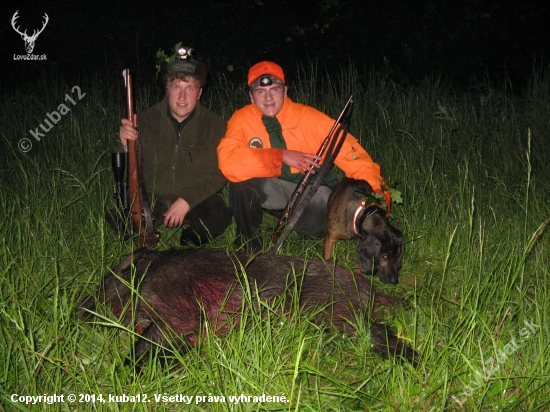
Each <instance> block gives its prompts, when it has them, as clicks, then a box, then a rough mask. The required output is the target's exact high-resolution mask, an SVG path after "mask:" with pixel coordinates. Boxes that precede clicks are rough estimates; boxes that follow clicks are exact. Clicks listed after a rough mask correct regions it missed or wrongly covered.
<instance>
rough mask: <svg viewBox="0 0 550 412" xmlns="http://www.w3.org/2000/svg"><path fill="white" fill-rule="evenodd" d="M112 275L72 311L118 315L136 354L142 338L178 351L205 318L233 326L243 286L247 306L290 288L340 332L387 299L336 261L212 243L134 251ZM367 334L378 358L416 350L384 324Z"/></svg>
mask: <svg viewBox="0 0 550 412" xmlns="http://www.w3.org/2000/svg"><path fill="white" fill-rule="evenodd" d="M242 268H245V269H244V271H243V270H242ZM114 273H115V274H116V275H114V274H109V275H107V276H106V277H105V279H104V281H103V284H102V286H101V287H100V288H99V293H98V296H97V297H91V298H88V300H87V301H86V302H84V304H83V305H82V306H81V308H80V313H81V316H83V317H85V318H89V317H91V314H90V311H94V312H96V311H97V310H98V309H97V307H96V303H97V302H101V303H102V304H103V303H106V304H107V306H108V307H110V308H112V311H113V313H114V315H115V316H117V317H120V316H122V322H123V323H124V324H125V325H128V326H130V327H132V328H134V330H135V331H136V333H137V334H138V335H141V336H140V337H139V338H138V339H137V342H136V346H135V355H136V357H137V358H139V357H141V356H142V355H143V354H145V353H146V352H147V351H148V350H149V348H150V347H151V343H150V342H155V343H158V344H159V345H160V346H162V347H166V348H170V347H171V346H170V344H169V341H168V339H167V338H170V341H171V342H172V343H173V344H175V345H177V349H178V350H180V351H185V350H186V349H187V348H189V347H192V346H193V345H194V344H195V343H196V341H197V339H198V338H199V336H200V334H201V332H203V331H202V327H203V326H204V325H205V322H208V330H211V331H214V332H215V333H217V334H223V333H224V332H227V331H228V330H229V329H230V326H231V325H238V324H239V323H240V317H239V316H240V313H241V310H242V303H243V300H244V301H245V302H250V300H246V297H244V298H243V294H244V293H243V290H250V291H251V293H250V296H252V298H253V300H252V302H253V303H252V304H253V305H255V306H257V301H256V297H257V296H259V298H260V299H261V300H262V301H265V300H270V299H271V298H276V297H281V296H285V297H286V300H285V301H286V302H288V303H290V302H291V301H292V298H291V297H292V296H293V294H294V293H298V294H299V300H300V305H301V306H302V307H303V308H318V309H319V313H317V315H316V317H315V320H316V321H318V322H320V323H323V324H327V325H329V326H333V327H334V328H336V329H338V330H343V331H353V330H354V328H353V326H352V325H351V324H350V322H355V320H356V319H357V316H358V315H360V314H364V315H368V314H369V313H368V311H369V308H370V307H371V306H372V305H371V304H372V301H371V300H374V302H375V303H384V304H389V303H391V302H392V298H390V297H384V296H376V297H375V296H374V295H373V290H372V287H371V283H370V282H369V281H368V280H367V279H366V278H364V277H363V276H354V275H353V274H352V273H350V271H349V270H347V269H344V268H342V267H339V266H335V267H334V268H331V269H330V270H329V268H328V267H327V265H326V264H325V263H324V262H321V261H309V262H308V263H307V266H306V267H305V268H304V260H303V259H301V258H297V257H289V256H279V255H259V256H253V255H251V254H249V253H239V254H229V253H228V252H226V251H223V250H215V249H195V250H187V251H186V250H181V249H179V250H178V249H175V250H169V251H165V252H155V251H150V250H146V249H140V250H138V251H136V252H134V253H133V254H132V255H130V256H128V257H126V258H125V259H124V260H123V261H122V262H121V263H120V264H119V265H118V266H117V267H116V268H115V269H114ZM293 273H296V274H297V275H296V276H294V275H293ZM127 285H130V287H131V288H132V289H133V291H132V290H131V289H130V288H129V287H128V286H127ZM136 291H137V292H136ZM247 296H248V295H247ZM99 307H102V306H101V305H100V306H99ZM129 307H130V308H129ZM128 308H129V309H128ZM132 308H133V309H134V310H132ZM127 309H128V310H127ZM285 310H289V307H287V308H286V309H285ZM365 317H366V318H368V316H365ZM371 335H372V337H373V344H374V348H375V350H376V351H377V352H379V353H380V354H381V355H382V356H384V357H386V358H387V357H388V355H390V354H396V355H400V356H403V357H404V358H405V359H407V360H409V361H414V360H415V358H416V356H417V355H416V352H415V351H414V350H413V349H411V348H409V347H408V346H407V345H406V344H404V343H403V341H402V340H401V339H398V338H397V337H396V336H395V335H394V334H393V333H392V332H391V331H390V330H388V329H387V328H386V327H385V326H383V325H380V324H377V323H374V324H373V325H372V326H371Z"/></svg>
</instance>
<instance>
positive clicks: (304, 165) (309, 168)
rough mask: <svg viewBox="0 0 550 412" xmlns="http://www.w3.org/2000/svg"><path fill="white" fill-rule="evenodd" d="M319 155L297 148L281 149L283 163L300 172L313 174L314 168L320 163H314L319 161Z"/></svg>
mask: <svg viewBox="0 0 550 412" xmlns="http://www.w3.org/2000/svg"><path fill="white" fill-rule="evenodd" d="M321 159H322V158H321V157H319V156H317V155H315V154H313V153H304V152H299V151H297V150H283V163H285V164H287V165H289V166H290V167H293V168H295V169H298V170H299V171H300V173H301V174H305V173H306V172H311V173H312V174H315V169H317V168H319V167H320V165H319V164H318V163H315V161H316V160H317V161H318V162H320V161H321Z"/></svg>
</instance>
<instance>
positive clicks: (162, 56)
mask: <svg viewBox="0 0 550 412" xmlns="http://www.w3.org/2000/svg"><path fill="white" fill-rule="evenodd" d="M180 47H181V42H179V43H177V44H176V45H175V46H174V53H172V54H171V55H167V54H166V53H164V50H162V49H159V50H158V51H157V55H156V57H157V61H156V65H155V67H156V69H157V74H158V73H159V72H160V68H161V66H162V64H163V63H164V62H166V64H169V63H172V62H173V61H174V60H176V59H177V58H179V54H178V49H179V48H180Z"/></svg>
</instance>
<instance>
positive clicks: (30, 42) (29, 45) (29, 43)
mask: <svg viewBox="0 0 550 412" xmlns="http://www.w3.org/2000/svg"><path fill="white" fill-rule="evenodd" d="M18 13H19V10H17V11H16V12H15V14H14V15H13V17H12V18H11V26H12V27H13V29H14V30H15V31H16V32H17V33H19V34H20V35H21V38H22V39H23V40H24V41H25V49H27V54H31V53H32V51H33V49H34V43H35V42H36V39H37V38H38V36H39V35H40V33H42V32H43V31H44V28H45V27H46V24H48V21H49V20H50V18H49V17H48V15H47V14H46V13H44V18H45V20H44V24H43V25H42V28H41V29H40V30H34V31H33V33H32V36H29V35H27V30H25V31H24V32H21V31H19V27H16V26H15V21H16V20H17V18H18V17H19V16H18Z"/></svg>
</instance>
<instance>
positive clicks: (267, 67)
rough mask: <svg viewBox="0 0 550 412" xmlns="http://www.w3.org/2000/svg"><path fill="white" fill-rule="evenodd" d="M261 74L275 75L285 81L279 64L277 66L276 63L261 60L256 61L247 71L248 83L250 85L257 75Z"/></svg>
mask: <svg viewBox="0 0 550 412" xmlns="http://www.w3.org/2000/svg"><path fill="white" fill-rule="evenodd" d="M263 74H270V75H272V76H275V77H276V78H277V79H279V80H280V81H282V82H283V83H284V82H285V74H284V73H283V69H282V68H281V66H279V65H278V64H277V63H273V62H268V61H263V62H259V63H256V64H255V65H254V66H252V67H251V68H250V70H249V71H248V85H249V86H250V85H251V84H252V83H254V82H255V81H256V80H257V79H258V77H260V76H261V75H263Z"/></svg>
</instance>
